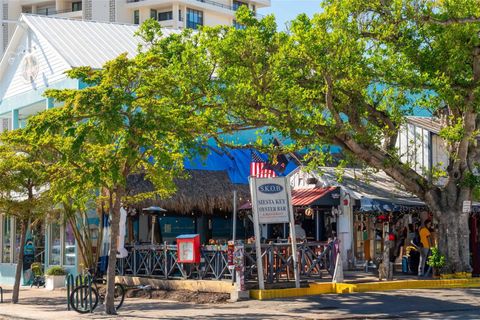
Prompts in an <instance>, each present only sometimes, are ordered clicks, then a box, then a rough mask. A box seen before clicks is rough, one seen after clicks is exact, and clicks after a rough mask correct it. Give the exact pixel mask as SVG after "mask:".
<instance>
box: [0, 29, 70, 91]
mask: <svg viewBox="0 0 480 320" xmlns="http://www.w3.org/2000/svg"><path fill="white" fill-rule="evenodd" d="M30 38H31V39H30ZM15 50H16V51H14V52H7V53H6V54H7V57H8V58H9V59H10V62H11V63H10V67H9V68H8V70H7V72H6V73H5V76H4V77H3V78H2V79H0V80H1V81H0V97H1V98H2V99H5V98H8V97H12V96H15V95H18V94H20V93H24V92H27V91H29V90H32V89H33V90H38V89H39V88H44V87H48V86H49V85H50V84H51V83H54V82H56V81H58V80H61V79H64V78H65V74H64V72H65V71H66V70H68V69H70V66H69V65H68V64H67V63H66V61H65V60H64V59H63V58H62V57H61V56H60V55H59V54H58V53H57V52H56V51H55V49H54V48H53V47H52V46H51V45H50V44H49V43H48V42H47V41H46V40H45V39H44V38H43V37H41V36H40V35H39V36H38V38H36V37H35V38H33V37H32V33H30V32H27V33H25V35H24V36H23V38H22V40H21V41H20V45H19V46H18V47H16V48H15ZM29 54H33V55H34V56H35V58H36V61H37V62H38V73H37V76H36V77H35V79H34V80H33V81H28V80H26V79H25V78H24V75H23V71H24V63H25V57H26V56H27V55H29Z"/></svg>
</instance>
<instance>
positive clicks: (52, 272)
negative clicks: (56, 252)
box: [45, 266, 67, 276]
mask: <svg viewBox="0 0 480 320" xmlns="http://www.w3.org/2000/svg"><path fill="white" fill-rule="evenodd" d="M45 274H46V275H47V276H65V275H67V271H65V269H63V268H62V267H60V266H53V267H50V268H48V270H47V272H46V273H45Z"/></svg>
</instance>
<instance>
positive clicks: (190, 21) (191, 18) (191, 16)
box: [187, 9, 203, 29]
mask: <svg viewBox="0 0 480 320" xmlns="http://www.w3.org/2000/svg"><path fill="white" fill-rule="evenodd" d="M199 26H203V12H202V11H199V10H194V9H187V28H191V29H198V27H199Z"/></svg>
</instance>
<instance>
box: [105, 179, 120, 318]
mask: <svg viewBox="0 0 480 320" xmlns="http://www.w3.org/2000/svg"><path fill="white" fill-rule="evenodd" d="M122 194H123V192H122V191H121V190H120V188H116V191H115V193H114V196H115V199H114V201H113V208H112V204H111V205H110V252H109V254H108V269H107V295H106V297H105V312H106V313H107V314H116V310H115V303H114V291H115V266H116V263H117V238H118V233H119V223H120V207H121V199H122Z"/></svg>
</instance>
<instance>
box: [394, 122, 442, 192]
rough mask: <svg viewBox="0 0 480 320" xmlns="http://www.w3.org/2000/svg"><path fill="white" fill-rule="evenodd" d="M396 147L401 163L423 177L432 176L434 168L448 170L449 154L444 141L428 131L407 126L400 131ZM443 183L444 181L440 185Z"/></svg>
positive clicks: (410, 125) (411, 125)
mask: <svg viewBox="0 0 480 320" xmlns="http://www.w3.org/2000/svg"><path fill="white" fill-rule="evenodd" d="M396 146H397V148H398V153H399V155H400V156H401V161H402V162H405V163H408V164H410V166H411V167H412V168H414V169H415V171H416V172H418V173H420V174H422V175H428V174H430V172H431V170H432V169H434V168H437V169H443V170H445V169H446V168H447V165H448V153H447V150H446V148H445V143H444V141H443V139H442V138H440V137H439V136H438V135H437V134H436V133H433V132H430V131H429V130H427V129H424V128H421V127H419V126H415V125H413V124H407V125H406V126H404V127H403V128H402V129H401V130H400V133H399V137H398V139H397V143H396ZM441 181H444V180H442V179H441V180H440V181H439V183H440V184H441V183H442V182H441Z"/></svg>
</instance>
